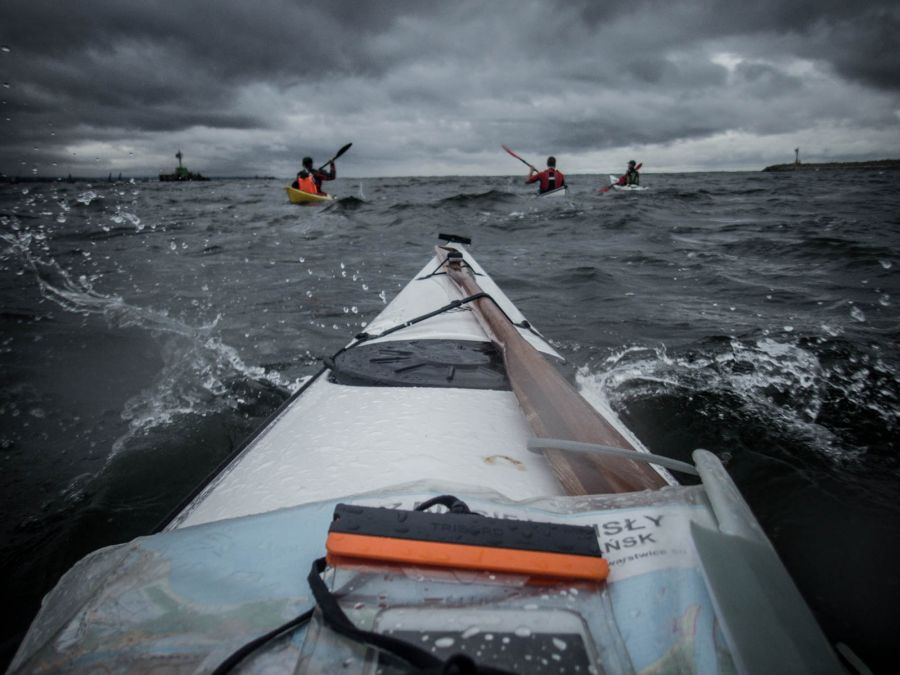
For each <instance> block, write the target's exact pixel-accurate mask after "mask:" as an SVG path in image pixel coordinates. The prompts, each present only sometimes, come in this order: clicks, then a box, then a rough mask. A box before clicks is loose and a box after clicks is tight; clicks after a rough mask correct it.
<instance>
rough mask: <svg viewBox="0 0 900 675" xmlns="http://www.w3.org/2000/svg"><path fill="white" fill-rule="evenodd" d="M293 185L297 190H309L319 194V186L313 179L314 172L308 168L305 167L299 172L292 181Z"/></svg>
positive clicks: (313, 193) (310, 192) (311, 192)
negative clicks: (311, 172)
mask: <svg viewBox="0 0 900 675" xmlns="http://www.w3.org/2000/svg"><path fill="white" fill-rule="evenodd" d="M291 187H292V188H294V189H295V190H302V191H303V192H308V193H309V194H312V195H315V194H319V186H318V185H316V181H315V180H314V179H313V177H312V174H310V172H309V171H307V170H306V169H303V171H301V172H300V173H298V174H297V177H296V178H295V179H294V182H293V183H291Z"/></svg>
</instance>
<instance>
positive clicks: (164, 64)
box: [0, 0, 900, 174]
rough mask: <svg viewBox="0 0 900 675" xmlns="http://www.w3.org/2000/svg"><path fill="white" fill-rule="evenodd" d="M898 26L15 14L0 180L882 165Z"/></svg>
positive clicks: (890, 16) (647, 7) (254, 12)
mask: <svg viewBox="0 0 900 675" xmlns="http://www.w3.org/2000/svg"><path fill="white" fill-rule="evenodd" d="M895 5H896V3H894V2H879V1H876V2H869V3H867V4H866V5H865V6H863V7H858V6H854V5H851V3H847V2H830V1H828V0H817V1H816V2H811V1H806V0H799V1H796V2H783V0H781V1H778V2H775V1H774V0H762V1H761V2H756V3H752V4H751V3H737V2H729V3H725V2H712V1H710V0H672V1H669V2H660V1H658V0H635V1H633V2H629V3H602V4H601V3H597V2H593V1H590V0H584V1H583V2H562V1H559V2H550V1H549V0H542V1H534V2H489V3H481V2H465V1H463V2H456V3H430V2H424V3H423V2H355V1H340V2H327V3H300V2H288V1H287V0H274V1H272V2H261V3H247V2H238V1H237V0H219V1H218V2H210V3H199V2H178V3H174V2H168V1H162V0H146V1H144V2H139V3H138V2H122V1H121V0H119V1H112V0H82V1H81V2H77V3H75V2H65V3H49V2H47V3H41V2H34V1H33V0H32V1H31V2H18V1H13V2H10V1H8V0H7V2H5V3H4V4H3V6H2V9H0V11H2V17H0V43H2V44H4V45H7V46H8V47H9V49H10V51H9V52H8V53H3V54H0V69H2V70H0V79H3V80H5V81H7V82H9V88H8V89H4V90H3V91H2V93H3V95H4V96H3V98H4V99H5V103H4V104H3V105H2V106H0V118H2V119H0V171H5V172H7V173H17V172H21V169H20V167H23V166H34V168H35V170H38V171H40V172H45V173H48V172H50V171H51V169H50V168H49V167H47V166H46V164H47V162H52V161H55V162H56V163H57V165H59V166H62V165H64V164H65V165H66V166H68V167H70V168H72V170H73V171H74V172H78V171H79V170H84V171H86V170H89V168H92V167H93V166H94V164H93V163H95V162H101V163H102V162H106V163H111V166H113V168H115V167H119V168H125V169H133V170H134V171H143V172H153V171H155V170H156V169H158V168H161V167H163V166H166V165H168V163H170V156H171V154H172V148H174V147H176V146H180V145H182V144H185V145H189V146H190V147H191V156H192V157H193V158H195V159H194V160H193V161H195V162H196V163H201V164H202V165H203V166H204V168H205V169H206V172H207V173H220V174H221V173H225V174H235V173H261V172H272V171H279V172H286V171H287V170H288V169H289V168H290V167H292V166H293V165H294V164H295V163H296V158H297V156H298V154H301V153H305V152H313V153H315V154H316V155H317V156H322V155H324V154H327V153H328V152H329V151H332V150H333V149H334V148H335V147H339V146H340V145H342V144H343V143H344V142H346V141H347V140H354V142H355V146H354V153H353V155H352V161H353V162H354V164H353V166H355V167H356V170H357V171H359V172H360V173H398V172H399V173H403V172H405V173H417V172H429V171H435V172H454V171H457V170H458V171H461V172H464V171H468V170H479V169H481V170H493V171H496V170H498V169H499V168H500V167H501V166H505V167H507V168H508V169H509V170H513V167H511V166H509V165H508V164H501V163H500V162H502V161H503V159H504V158H502V157H501V158H498V157H497V146H498V143H499V142H507V143H511V144H515V145H516V146H517V147H522V148H524V149H526V150H534V151H535V152H540V153H541V154H543V153H544V152H545V151H550V150H552V151H553V152H557V153H560V152H562V153H570V155H578V156H584V157H590V156H592V155H591V153H595V154H596V153H603V151H604V150H609V149H613V148H627V147H635V146H640V147H647V148H657V149H662V150H664V149H665V148H669V147H676V146H677V147H678V148H680V150H679V152H681V153H682V156H685V157H687V156H688V155H689V154H690V152H691V150H690V148H691V147H694V146H692V145H691V144H692V143H693V144H695V145H696V144H702V143H704V142H705V141H706V140H708V139H712V138H716V137H717V136H718V135H723V134H725V135H728V134H731V137H734V135H735V134H738V135H740V138H741V139H742V140H741V143H744V142H746V143H748V144H750V145H752V141H753V139H754V138H756V139H758V140H759V142H758V144H757V145H758V146H759V148H762V147H763V143H764V141H765V139H766V138H770V139H775V140H769V141H767V142H768V143H781V142H782V140H780V139H781V136H782V135H785V134H799V135H801V136H802V134H807V137H809V138H815V134H819V137H823V136H828V134H837V135H834V136H833V138H832V137H830V136H829V137H828V139H827V140H828V142H830V143H831V144H832V145H833V146H834V147H842V146H846V147H850V145H849V144H850V141H849V140H848V139H850V136H849V135H847V136H846V137H839V136H840V131H839V129H841V128H845V129H850V128H853V127H855V128H856V134H857V138H859V137H860V136H862V137H866V138H870V139H871V140H870V142H869V145H870V146H874V147H879V143H881V145H883V143H882V141H881V139H883V138H884V136H885V134H887V133H889V132H890V131H891V130H897V125H898V119H900V118H898V114H900V113H898V110H900V101H898V91H900V56H898V50H897V49H896V43H897V38H898V33H900V10H898V9H897V8H896V6H895ZM6 118H8V119H9V121H6ZM835 130H838V131H835ZM867 133H868V134H869V135H868V136H867V135H866V134H867ZM787 142H788V143H789V144H790V145H791V146H793V143H794V141H793V140H790V141H787ZM798 142H799V141H798ZM857 145H858V144H857ZM895 146H896V144H895ZM697 147H700V146H699V145H697ZM854 147H857V146H854ZM35 148H37V150H35ZM854 151H856V150H854ZM861 151H866V148H865V147H863V148H862V150H861ZM703 152H708V150H703ZM747 152H749V154H746V153H745V154H744V155H741V157H744V159H741V160H740V161H743V162H756V161H757V156H759V157H762V156H764V155H765V152H766V150H764V149H759V150H758V151H757V152H756V154H754V153H753V152H750V151H747ZM845 152H849V150H848V151H845ZM732 155H734V153H732ZM734 156H736V155H734ZM349 159H350V157H349V156H348V160H349ZM505 159H507V160H508V158H505ZM142 161H143V163H141V162H142ZM585 161H586V162H587V161H588V160H587V159H585ZM691 161H692V160H691ZM691 161H687V163H686V164H685V162H684V161H683V162H682V164H685V165H687V164H691ZM697 161H698V162H700V163H705V164H708V163H709V161H710V158H709V157H699V155H698V159H697ZM712 161H717V160H716V157H712ZM729 161H732V162H735V161H738V160H734V159H732V160H729ZM694 163H697V162H694ZM767 163H768V162H767Z"/></svg>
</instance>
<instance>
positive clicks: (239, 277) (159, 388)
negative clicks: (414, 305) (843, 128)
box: [0, 172, 900, 664]
mask: <svg viewBox="0 0 900 675" xmlns="http://www.w3.org/2000/svg"><path fill="white" fill-rule="evenodd" d="M605 178H606V177H605V175H598V176H572V177H570V183H571V187H572V189H571V191H570V195H569V197H568V198H567V199H564V200H551V202H552V203H550V202H543V201H541V200H535V199H534V198H533V196H532V195H531V192H530V191H529V190H528V188H526V187H525V186H524V185H522V182H521V179H520V178H518V177H517V178H512V177H491V178H484V177H478V178H461V177H453V178H390V179H363V180H359V179H339V180H338V181H335V182H334V183H332V184H329V188H331V189H332V191H333V192H334V193H336V194H337V195H338V196H339V197H342V199H340V200H339V201H338V202H336V203H334V204H330V205H327V206H324V207H321V206H317V207H303V206H295V205H291V204H289V203H288V201H287V198H286V196H285V194H284V191H283V189H282V187H283V185H282V183H281V182H279V181H264V180H260V181H257V180H253V181H242V180H226V181H211V182H209V183H187V184H172V183H166V184H160V183H156V182H141V181H137V182H129V181H122V182H118V183H109V182H106V181H97V182H93V183H88V182H76V183H30V184H13V185H2V186H0V294H2V314H0V326H2V332H0V368H2V371H0V372H2V382H0V461H2V467H3V471H2V472H0V484H2V491H0V510H2V512H3V513H4V516H5V517H4V518H3V519H2V521H0V580H2V581H0V583H2V585H3V595H4V597H5V598H6V602H5V612H4V615H5V621H4V633H3V656H4V658H5V659H9V658H11V655H12V652H13V650H14V649H15V646H16V645H17V643H18V641H19V640H20V639H21V637H22V634H23V631H24V630H25V629H26V628H27V626H28V623H29V621H30V620H31V618H32V617H33V616H34V614H35V612H36V611H37V608H38V605H39V602H40V598H41V597H42V595H43V594H44V593H46V592H47V590H49V589H50V588H51V587H52V586H53V584H54V583H55V581H56V580H57V579H58V577H59V576H60V575H61V574H62V573H63V572H64V571H65V570H66V569H67V568H68V567H69V566H71V564H72V563H74V562H75V561H76V560H77V559H78V558H80V557H81V556H83V555H85V554H87V553H88V552H90V551H92V550H94V549H96V548H98V547H101V546H104V545H107V544H111V543H115V542H120V541H125V540H128V539H130V538H133V537H135V536H138V535H142V534H145V533H148V532H149V531H151V530H152V529H153V527H154V526H155V525H156V524H157V523H158V522H159V521H160V520H161V519H162V518H164V517H165V516H166V514H168V513H169V512H170V510H171V509H173V508H174V507H176V506H177V504H178V503H179V502H180V501H181V500H182V499H183V498H184V497H185V495H187V494H188V493H189V492H190V491H191V489H192V488H193V487H194V486H195V485H196V484H197V483H198V482H199V481H201V480H202V479H203V478H204V477H205V476H206V475H207V474H208V473H209V472H211V471H212V470H214V468H215V467H216V466H217V465H218V463H219V462H220V461H221V460H222V458H224V457H225V456H227V455H228V453H229V452H230V451H231V450H232V448H233V447H234V446H235V445H236V444H239V443H240V442H241V440H242V439H243V438H244V437H246V436H247V435H248V434H249V433H251V432H252V431H253V429H254V428H255V427H256V426H257V425H259V424H260V423H261V422H262V421H263V420H264V419H265V417H266V416H267V415H268V414H269V413H271V412H272V411H273V410H274V409H275V408H276V407H277V406H278V405H279V404H280V403H281V402H282V401H283V400H285V398H286V397H287V396H289V395H290V393H291V392H292V391H294V390H295V389H296V388H297V387H298V386H300V384H301V383H302V382H303V381H304V379H305V378H307V377H309V376H310V375H311V374H312V373H314V372H315V371H316V370H317V369H318V368H319V366H320V362H321V361H320V359H321V357H322V356H326V355H328V354H331V353H333V352H334V351H336V350H337V349H339V348H340V347H341V346H342V345H344V344H345V343H346V342H347V341H348V339H349V338H350V337H351V336H352V335H354V334H355V333H357V332H359V331H360V330H362V329H364V327H365V325H366V322H367V321H369V320H371V319H372V318H373V317H374V316H375V315H376V314H377V313H378V312H379V311H380V310H381V308H382V307H383V306H384V305H385V303H386V302H387V301H389V300H390V298H392V297H393V296H394V295H395V294H396V292H397V291H398V290H399V289H400V288H401V287H402V286H403V285H404V284H405V283H406V282H407V281H408V280H409V279H410V278H411V277H412V275H413V274H415V273H416V271H417V270H419V269H420V268H421V266H422V264H424V262H425V259H426V256H429V255H431V251H432V249H431V246H432V245H433V244H434V243H435V242H436V235H437V233H438V232H451V233H456V234H462V235H466V236H470V237H471V238H472V239H473V242H474V243H473V245H472V247H471V250H472V251H473V252H474V253H475V254H476V256H477V257H478V260H479V262H481V263H482V265H483V266H484V267H485V268H486V269H487V270H488V271H489V272H490V273H491V274H492V275H493V276H494V278H495V280H496V281H497V282H498V283H499V285H500V286H501V287H502V288H503V289H504V290H505V291H506V293H507V294H508V295H509V297H510V298H511V299H512V300H513V301H514V302H515V303H516V304H517V305H518V306H519V308H520V309H521V310H522V311H523V312H524V313H525V315H526V316H528V317H529V319H530V320H531V321H532V323H534V325H535V326H537V327H538V328H539V329H540V330H542V331H543V332H544V334H545V335H546V336H547V337H548V339H549V340H550V341H551V342H552V344H553V345H554V346H555V347H556V348H557V349H558V350H559V351H560V352H561V353H562V354H563V355H564V356H565V357H566V359H567V361H568V364H567V366H566V375H567V377H569V378H571V379H572V380H573V381H574V382H576V383H577V385H578V386H579V388H580V389H581V391H582V392H583V394H584V395H585V396H586V397H588V398H589V399H590V400H593V401H596V402H602V403H605V404H608V405H610V406H612V408H613V409H614V410H616V411H617V412H618V414H619V415H620V416H621V417H622V419H623V420H624V421H625V422H626V424H627V425H628V426H629V427H630V428H631V429H632V430H633V431H634V432H635V434H637V436H638V437H640V439H641V440H642V441H643V442H644V443H645V444H646V445H647V446H648V447H649V449H650V450H651V451H653V452H657V453H660V454H665V455H669V456H672V457H676V458H678V459H689V457H690V452H691V450H693V449H694V448H697V447H703V448H706V449H708V450H711V451H712V452H714V453H716V454H717V455H718V456H720V457H721V458H722V459H723V460H724V461H725V462H726V465H727V467H728V469H729V471H730V472H731V474H732V475H733V477H734V478H735V480H736V481H737V483H738V485H739V486H740V487H741V489H742V490H743V492H744V494H745V496H746V497H747V499H748V501H749V502H750V504H751V506H752V507H753V509H754V511H755V512H756V514H757V516H758V517H759V519H760V521H761V523H762V525H763V526H764V528H765V529H766V532H767V533H768V535H769V537H770V538H771V539H772V541H773V543H774V544H775V546H776V548H777V549H778V551H779V553H780V554H781V556H782V558H783V559H784V561H785V563H786V565H787V567H788V569H789V570H790V571H791V573H792V574H793V576H794V579H795V580H796V582H797V584H798V586H799V587H800V590H801V592H802V593H803V595H804V596H805V598H806V599H807V601H808V602H809V604H810V606H811V607H812V609H813V611H814V612H815V614H816V616H817V617H818V619H819V621H820V622H821V624H822V626H823V628H824V629H825V631H826V633H827V635H828V636H829V638H830V639H831V640H832V641H841V642H845V643H847V644H849V645H850V646H851V647H852V648H853V649H854V650H855V651H857V652H858V653H859V654H860V655H861V656H862V657H863V658H864V659H865V660H867V661H869V662H870V663H873V664H874V663H878V662H880V661H882V660H883V659H885V658H887V656H888V652H889V651H890V650H892V649H894V647H893V646H892V641H893V637H892V635H893V630H894V626H896V618H897V609H896V599H897V597H898V596H900V573H898V571H897V565H896V564H895V560H894V559H893V557H892V556H891V555H890V553H891V551H893V550H894V549H896V547H897V546H896V545H897V543H898V541H900V459H898V453H897V451H898V443H897V437H898V397H900V384H898V375H897V373H898V364H900V347H898V333H900V310H898V308H900V276H898V269H900V254H898V251H900V189H898V188H900V173H878V172H862V173H854V174H847V173H828V172H820V173H802V174H796V175H793V174H764V173H710V174H668V175H652V174H645V175H644V176H643V178H642V183H643V184H644V185H646V186H647V187H648V188H650V189H649V190H646V191H643V192H640V193H613V192H610V193H607V194H597V192H596V188H597V187H598V186H601V185H604V184H605V182H604V181H605ZM336 479H338V480H339V477H336ZM498 488H501V489H502V486H498ZM335 491H336V493H337V492H339V491H340V485H339V484H337V485H335Z"/></svg>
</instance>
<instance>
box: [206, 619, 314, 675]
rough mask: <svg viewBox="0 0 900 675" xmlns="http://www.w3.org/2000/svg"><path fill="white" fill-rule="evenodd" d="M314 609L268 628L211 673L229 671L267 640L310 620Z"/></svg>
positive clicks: (220, 673)
mask: <svg viewBox="0 0 900 675" xmlns="http://www.w3.org/2000/svg"><path fill="white" fill-rule="evenodd" d="M314 609H315V607H310V608H309V609H308V610H306V611H305V612H303V614H300V615H299V616H296V617H294V618H293V619H291V620H290V621H288V622H287V623H285V624H282V625H280V626H279V627H278V628H275V629H273V630H270V631H269V632H268V633H266V634H265V635H260V636H259V637H258V638H256V639H255V640H251V641H250V642H248V643H247V644H245V645H244V646H243V647H241V648H240V649H238V650H237V651H235V652H233V653H232V654H231V656H229V657H228V658H227V659H225V660H224V661H222V663H220V664H219V665H218V667H217V668H216V669H215V670H214V671H212V675H225V673H228V672H230V671H231V670H232V669H233V668H234V667H235V666H236V665H237V664H239V663H240V662H241V661H243V660H244V659H245V658H247V657H248V656H249V655H250V654H251V653H253V652H255V651H256V650H257V649H259V648H260V647H262V646H263V645H264V644H266V643H267V642H269V641H271V640H274V639H275V638H276V637H278V636H279V635H282V634H283V633H286V632H287V631H289V630H291V629H293V628H296V627H297V626H302V625H303V624H305V623H306V622H307V621H309V620H310V618H311V617H312V614H313V610H314Z"/></svg>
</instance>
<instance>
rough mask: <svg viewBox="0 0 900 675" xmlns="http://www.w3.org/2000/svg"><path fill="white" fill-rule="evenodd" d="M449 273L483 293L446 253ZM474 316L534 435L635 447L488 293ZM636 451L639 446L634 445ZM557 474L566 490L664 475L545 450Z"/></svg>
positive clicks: (625, 485) (442, 256) (641, 483)
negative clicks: (497, 355)
mask: <svg viewBox="0 0 900 675" xmlns="http://www.w3.org/2000/svg"><path fill="white" fill-rule="evenodd" d="M436 250H437V255H438V259H439V260H440V261H441V262H444V261H445V260H447V254H448V253H449V252H450V251H453V250H455V249H452V248H450V247H441V246H438V247H436ZM446 267H447V274H448V276H449V277H450V279H451V280H452V281H453V282H454V283H455V284H456V285H457V286H458V287H459V289H460V291H461V292H462V293H463V295H474V294H476V293H482V292H483V291H482V289H481V287H479V285H478V283H477V282H476V281H475V278H474V277H473V276H472V274H471V273H470V272H469V271H468V269H467V268H465V267H463V266H462V265H461V264H460V260H454V259H453V258H450V260H449V262H447V263H446ZM473 304H474V305H475V316H476V317H477V319H478V321H479V323H481V325H482V328H484V330H485V332H486V333H487V335H488V336H489V337H490V338H491V339H492V340H493V341H494V342H495V343H496V344H497V345H498V347H499V348H500V350H501V352H502V354H503V361H504V364H505V366H506V372H507V375H508V377H509V381H510V383H511V385H512V389H513V393H514V394H515V395H516V398H517V399H518V401H519V405H520V406H521V408H522V411H523V412H524V414H525V419H526V420H527V421H528V424H529V426H531V429H532V431H534V433H535V435H536V436H538V437H540V438H561V439H566V440H572V441H581V442H585V443H598V444H601V445H611V446H614V447H619V448H627V449H630V450H634V447H633V446H632V445H631V443H629V442H628V440H627V439H626V438H625V437H624V436H623V435H622V434H621V433H619V432H618V431H617V430H616V429H615V427H613V425H612V424H610V423H609V421H607V420H606V419H605V418H604V417H603V416H602V415H600V413H598V412H597V410H596V409H595V408H594V407H593V406H591V405H590V404H589V403H588V402H587V401H585V400H584V399H583V398H582V397H581V395H580V394H578V392H577V391H575V388H574V387H573V386H572V385H571V384H569V383H568V382H567V381H566V380H565V378H563V377H562V375H561V374H560V373H559V371H558V370H557V369H556V367H555V366H553V364H551V363H550V362H549V361H547V359H546V358H544V356H543V355H542V354H541V353H540V352H539V351H538V350H537V349H535V348H534V347H532V346H531V344H530V343H529V342H528V341H527V340H526V339H525V338H523V337H522V335H521V334H520V333H519V331H518V329H517V328H516V327H515V326H514V325H513V324H512V323H511V322H510V321H509V319H508V318H507V317H506V315H505V314H504V313H503V312H502V311H501V310H500V309H499V308H498V307H497V306H496V305H495V304H494V302H493V301H492V300H491V299H490V298H480V299H478V300H475V301H474V303H473ZM635 452H637V450H635ZM544 454H545V456H546V458H547V461H548V462H549V463H550V466H551V468H552V469H553V472H554V474H555V475H556V478H557V480H559V482H560V484H561V485H562V487H563V489H564V490H565V491H566V493H567V494H570V495H583V494H606V493H611V492H635V491H638V490H648V489H650V490H653V489H658V488H661V487H663V486H665V485H667V483H666V481H665V480H664V479H663V478H662V476H660V474H659V473H657V472H656V470H654V469H653V468H652V467H651V466H650V465H648V464H646V463H645V462H634V461H631V460H627V459H619V458H615V457H601V456H597V455H589V454H584V453H575V452H565V451H562V450H553V449H550V450H546V451H545V452H544Z"/></svg>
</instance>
